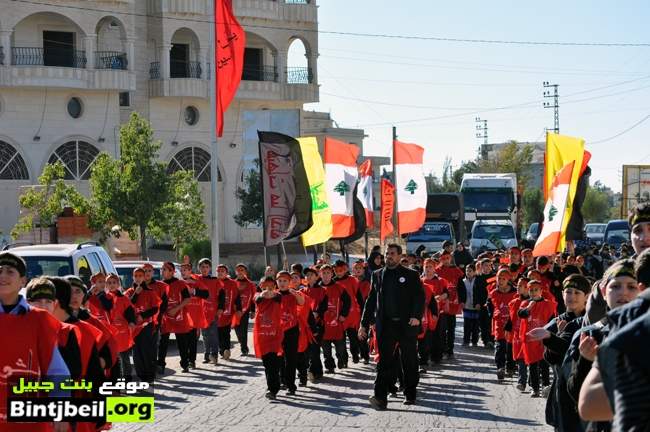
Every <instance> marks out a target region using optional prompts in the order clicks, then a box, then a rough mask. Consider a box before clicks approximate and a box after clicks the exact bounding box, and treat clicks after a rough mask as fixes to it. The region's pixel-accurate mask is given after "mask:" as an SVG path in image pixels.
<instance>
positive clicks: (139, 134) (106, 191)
mask: <svg viewBox="0 0 650 432" xmlns="http://www.w3.org/2000/svg"><path fill="white" fill-rule="evenodd" d="M159 149H160V143H159V142H157V141H154V139H153V130H152V129H151V125H150V124H149V122H148V121H146V120H145V119H144V118H142V117H141V116H140V115H139V114H138V113H135V112H134V113H133V114H131V118H130V119H129V122H128V123H127V124H125V125H124V126H122V128H121V129H120V158H119V159H117V160H115V159H113V158H111V157H110V156H109V155H108V154H105V153H104V154H101V155H100V156H99V157H98V158H97V160H96V162H95V164H94V166H93V170H92V175H91V177H90V190H91V193H92V206H93V212H92V213H91V218H90V221H91V225H92V227H93V228H95V229H97V230H99V231H101V232H102V233H103V234H104V235H111V234H115V232H114V231H113V230H112V229H111V228H109V227H111V226H113V225H117V227H119V229H122V230H124V231H127V232H128V233H129V237H130V238H131V239H136V238H138V237H139V238H140V248H141V253H142V257H143V258H146V257H147V243H146V239H147V230H148V229H153V230H154V231H155V232H157V233H160V227H161V226H165V224H166V220H167V218H168V217H169V216H168V215H167V214H166V213H165V211H166V210H168V208H167V204H168V202H169V200H170V198H171V197H172V196H173V194H172V193H171V192H172V181H171V178H170V176H168V175H167V172H166V166H165V164H163V163H161V162H158V154H157V153H158V150H159ZM156 228H158V231H156ZM118 231H119V230H118Z"/></svg>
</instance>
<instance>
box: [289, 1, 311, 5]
mask: <svg viewBox="0 0 650 432" xmlns="http://www.w3.org/2000/svg"><path fill="white" fill-rule="evenodd" d="M284 2H285V3H286V4H311V0H284Z"/></svg>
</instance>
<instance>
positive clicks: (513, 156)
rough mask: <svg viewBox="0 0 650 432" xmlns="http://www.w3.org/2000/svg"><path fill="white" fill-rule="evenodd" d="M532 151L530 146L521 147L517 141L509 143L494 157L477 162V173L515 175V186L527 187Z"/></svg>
mask: <svg viewBox="0 0 650 432" xmlns="http://www.w3.org/2000/svg"><path fill="white" fill-rule="evenodd" d="M533 150H534V147H533V146H532V145H530V144H527V145H524V146H522V145H520V144H519V143H518V142H517V141H514V140H512V141H509V142H508V143H507V144H506V145H505V146H503V148H501V149H500V150H499V152H498V153H497V155H496V157H494V158H489V159H487V158H485V159H480V160H479V161H478V167H479V172H483V173H515V174H517V184H520V185H527V184H528V180H529V177H530V174H529V173H528V165H530V162H531V161H532V160H533Z"/></svg>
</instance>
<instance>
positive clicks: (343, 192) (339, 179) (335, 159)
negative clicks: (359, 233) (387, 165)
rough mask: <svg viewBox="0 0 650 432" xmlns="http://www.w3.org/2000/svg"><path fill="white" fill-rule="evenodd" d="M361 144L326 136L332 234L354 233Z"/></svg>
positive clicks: (343, 235)
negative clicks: (355, 189)
mask: <svg viewBox="0 0 650 432" xmlns="http://www.w3.org/2000/svg"><path fill="white" fill-rule="evenodd" d="M358 157H359V147H357V146H356V145H354V144H348V143H346V142H343V141H338V140H335V139H333V138H329V137H325V185H326V187H327V196H328V199H329V203H330V209H331V210H332V238H338V239H340V238H346V237H350V236H351V235H352V234H354V229H355V226H354V187H355V186H356V185H357V178H358V177H359V172H358V168H357V158H358Z"/></svg>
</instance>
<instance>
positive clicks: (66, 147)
mask: <svg viewBox="0 0 650 432" xmlns="http://www.w3.org/2000/svg"><path fill="white" fill-rule="evenodd" d="M98 155H99V150H97V147H95V146H93V145H92V144H89V143H87V142H85V141H68V142H67V143H65V144H63V145H62V146H60V147H59V148H57V149H56V150H54V153H52V156H50V159H49V160H48V161H47V163H49V164H52V163H56V162H57V161H61V162H62V163H63V166H65V179H66V180H88V179H90V168H91V167H92V164H93V162H95V159H97V156H98Z"/></svg>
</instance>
